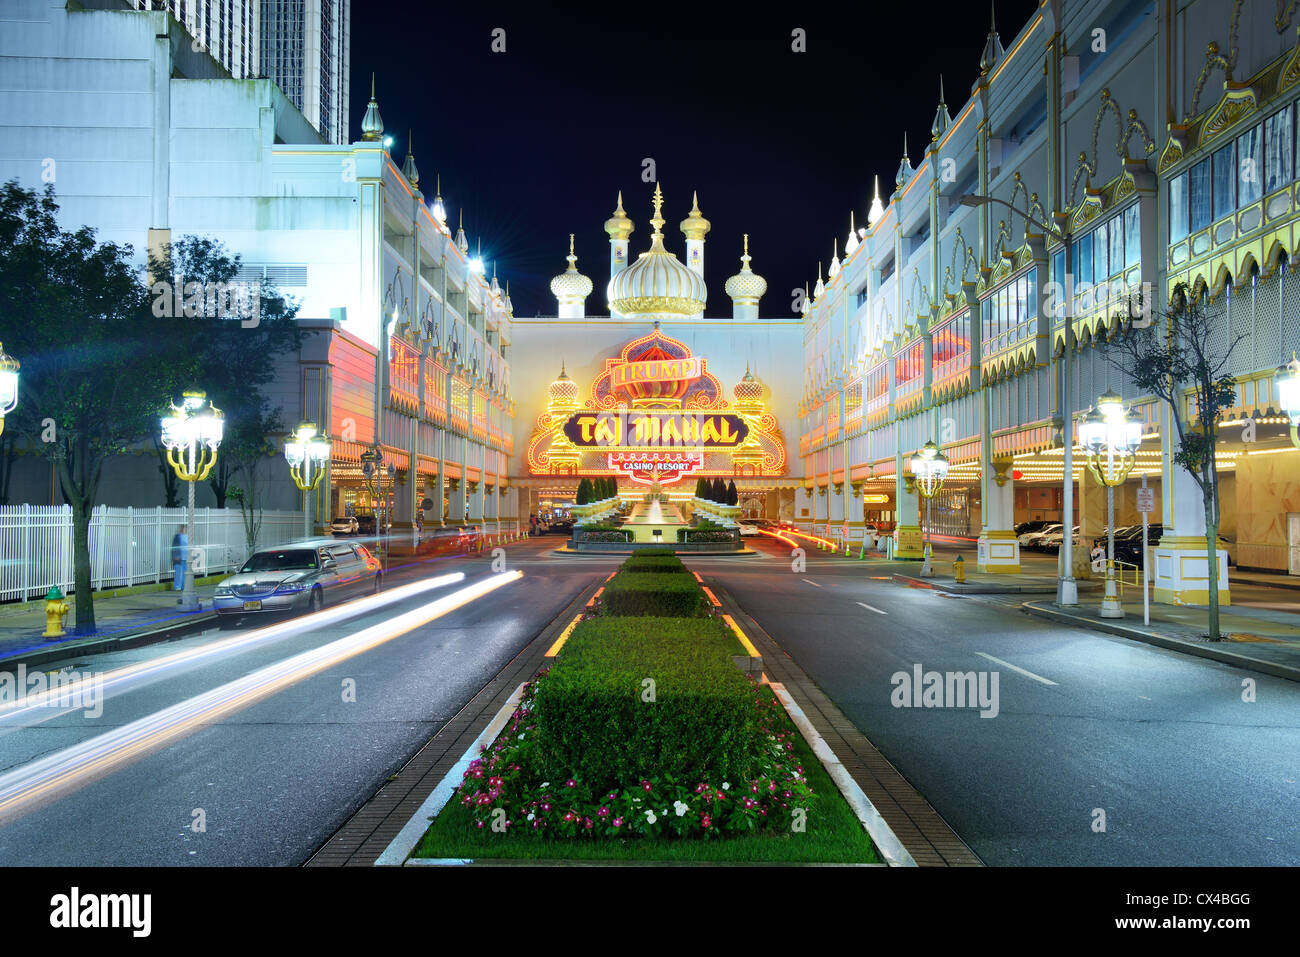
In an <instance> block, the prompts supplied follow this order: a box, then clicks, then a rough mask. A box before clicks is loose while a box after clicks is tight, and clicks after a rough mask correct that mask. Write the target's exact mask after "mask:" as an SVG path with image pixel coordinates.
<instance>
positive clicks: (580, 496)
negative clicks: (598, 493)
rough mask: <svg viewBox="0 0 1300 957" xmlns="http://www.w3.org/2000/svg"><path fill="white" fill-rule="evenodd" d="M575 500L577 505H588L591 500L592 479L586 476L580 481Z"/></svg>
mask: <svg viewBox="0 0 1300 957" xmlns="http://www.w3.org/2000/svg"><path fill="white" fill-rule="evenodd" d="M573 501H574V504H576V505H586V504H587V503H589V502H590V501H591V479H585V478H584V479H580V480H579V481H578V491H577V494H576V495H574V497H573Z"/></svg>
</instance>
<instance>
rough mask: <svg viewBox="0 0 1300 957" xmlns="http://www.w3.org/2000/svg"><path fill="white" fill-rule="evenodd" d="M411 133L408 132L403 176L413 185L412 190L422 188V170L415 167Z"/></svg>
mask: <svg viewBox="0 0 1300 957" xmlns="http://www.w3.org/2000/svg"><path fill="white" fill-rule="evenodd" d="M412 139H413V137H412V136H411V131H410V130H407V131H406V159H405V160H404V161H403V162H402V175H403V176H405V177H406V181H407V182H408V183H410V184H411V189H419V188H420V170H419V167H417V166H416V165H415V147H414V146H413V145H412V142H411V141H412Z"/></svg>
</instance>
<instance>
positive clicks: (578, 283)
mask: <svg viewBox="0 0 1300 957" xmlns="http://www.w3.org/2000/svg"><path fill="white" fill-rule="evenodd" d="M565 258H567V259H568V260H569V268H568V269H566V270H565V271H564V272H562V273H560V274H559V275H558V276H556V277H555V278H554V279H552V280H551V294H552V295H554V296H555V298H556V299H558V300H559V301H560V303H561V304H565V305H573V304H579V303H581V302H582V301H583V300H585V299H586V298H587V297H588V296H590V295H591V290H592V289H593V288H594V287H593V286H592V284H591V280H590V279H588V278H587V277H586V276H584V275H583V274H582V273H580V272H578V257H577V256H575V255H574V253H573V233H570V234H569V255H568V256H567V257H565Z"/></svg>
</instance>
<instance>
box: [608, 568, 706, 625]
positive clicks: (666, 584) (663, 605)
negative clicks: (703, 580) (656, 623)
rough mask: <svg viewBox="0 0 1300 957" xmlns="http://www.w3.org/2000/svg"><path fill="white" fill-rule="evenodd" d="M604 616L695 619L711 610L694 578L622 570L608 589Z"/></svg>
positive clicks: (690, 576)
mask: <svg viewBox="0 0 1300 957" xmlns="http://www.w3.org/2000/svg"><path fill="white" fill-rule="evenodd" d="M603 600H604V614H606V615H609V616H634V617H636V616H642V615H654V616H657V617H663V618H693V617H695V616H696V615H699V614H702V613H703V612H704V611H705V610H706V608H707V607H708V603H707V602H708V600H707V599H706V598H705V597H704V592H703V590H701V588H700V586H699V585H698V584H697V583H696V581H695V577H694V576H693V575H688V574H677V575H672V574H664V573H663V572H634V571H622V572H619V573H618V574H617V575H615V576H614V577H613V578H611V579H610V581H609V584H608V585H606V586H605V592H604V598H603Z"/></svg>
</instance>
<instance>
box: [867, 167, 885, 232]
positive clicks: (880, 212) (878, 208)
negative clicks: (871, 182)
mask: <svg viewBox="0 0 1300 957" xmlns="http://www.w3.org/2000/svg"><path fill="white" fill-rule="evenodd" d="M884 215H885V207H884V205H883V204H882V203H881V202H880V177H879V176H877V177H876V193H875V195H874V196H872V197H871V208H870V209H869V210H867V225H868V226H870V227H872V228H874V227H875V225H876V223H878V222H880V218H881V217H882V216H884Z"/></svg>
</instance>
